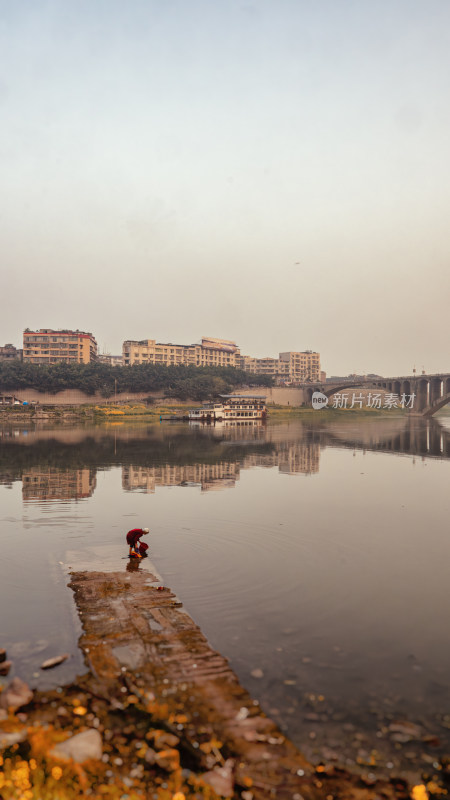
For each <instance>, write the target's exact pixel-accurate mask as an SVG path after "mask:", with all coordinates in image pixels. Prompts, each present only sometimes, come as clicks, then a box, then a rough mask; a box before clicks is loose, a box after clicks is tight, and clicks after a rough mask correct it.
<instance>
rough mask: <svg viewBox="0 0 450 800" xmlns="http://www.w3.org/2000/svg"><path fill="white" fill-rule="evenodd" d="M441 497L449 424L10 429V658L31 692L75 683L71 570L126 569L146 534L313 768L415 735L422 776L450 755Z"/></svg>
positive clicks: (156, 558) (2, 596) (4, 584)
mask: <svg viewBox="0 0 450 800" xmlns="http://www.w3.org/2000/svg"><path fill="white" fill-rule="evenodd" d="M313 423H315V424H313ZM449 483H450V427H448V425H447V423H446V421H445V419H444V418H443V419H441V421H440V423H438V422H435V421H434V420H433V421H431V422H428V423H424V422H423V421H421V420H416V421H414V420H413V421H411V420H407V419H406V418H403V417H401V418H400V417H393V418H386V417H381V416H380V417H379V418H377V419H367V418H361V419H360V420H359V421H358V419H357V418H356V419H355V417H352V418H351V419H347V420H345V419H344V420H343V421H342V422H340V421H337V422H330V421H322V420H321V418H320V417H319V412H318V416H317V419H316V418H313V419H312V420H311V421H308V422H302V421H295V422H292V423H285V424H269V425H267V426H259V425H255V426H251V427H250V426H248V427H236V426H230V427H222V426H219V425H217V426H215V427H213V428H202V427H198V428H194V427H189V426H188V425H170V424H163V425H145V424H144V425H142V424H141V425H135V426H132V425H116V426H111V427H96V428H86V427H77V428H61V427H60V428H57V429H56V428H54V429H45V428H41V429H33V430H24V429H23V428H22V429H11V428H5V429H3V430H2V431H0V518H1V525H0V553H1V560H0V581H1V583H0V608H1V613H0V646H5V647H7V649H8V654H9V656H10V657H12V658H13V660H14V665H15V671H16V674H19V675H20V676H21V677H24V678H26V679H28V680H30V682H31V683H32V684H33V685H39V686H45V685H48V684H49V682H52V681H56V680H58V681H60V680H61V679H64V680H65V679H67V680H69V679H71V678H72V677H73V676H74V675H75V674H76V673H77V672H78V673H79V672H82V671H83V669H84V667H83V664H82V660H81V658H80V656H79V653H78V650H77V646H76V642H77V638H78V636H79V633H80V627H79V622H78V619H77V615H76V612H75V609H74V604H73V600H72V594H71V592H70V590H69V589H67V586H66V584H67V573H68V570H69V568H73V569H79V568H82V569H95V570H97V569H99V570H102V569H126V568H127V566H128V559H127V558H126V553H127V548H126V545H125V540H124V536H125V533H126V531H127V530H128V529H129V528H132V527H137V526H144V525H146V526H148V527H149V528H150V530H151V535H150V537H149V538H148V540H149V543H150V548H151V557H150V558H151V562H152V563H151V564H148V562H147V563H146V564H145V563H144V564H141V565H140V568H141V569H146V568H149V567H150V568H151V567H152V565H154V567H155V568H156V569H157V570H158V572H159V573H160V575H161V576H162V579H163V581H164V582H165V583H166V584H167V585H169V586H170V587H171V588H173V589H174V591H176V592H177V594H178V595H179V597H180V599H181V600H182V601H183V603H184V605H185V607H186V608H187V610H188V611H189V612H190V614H191V615H192V616H193V618H194V619H195V621H196V622H197V623H198V624H199V625H200V627H201V628H202V630H203V631H204V633H205V634H206V635H207V636H208V638H209V640H210V642H211V643H212V645H213V646H214V647H215V648H217V649H218V650H219V651H220V652H221V653H222V654H223V655H225V656H227V657H228V658H229V659H230V661H231V665H232V667H233V668H234V669H235V671H236V672H237V673H238V675H239V677H240V679H241V681H242V682H243V683H244V685H245V686H246V687H247V688H248V689H249V690H250V691H251V692H252V694H253V695H254V696H255V697H257V698H258V699H259V700H260V702H261V704H262V705H263V707H264V708H265V710H267V711H269V713H271V714H272V715H273V716H274V717H275V718H276V719H277V721H278V722H279V724H280V725H281V726H282V727H283V728H284V729H285V730H286V731H287V732H288V733H289V735H290V736H291V737H292V738H293V739H294V740H296V741H297V742H298V743H299V744H300V745H301V746H302V747H303V749H304V750H305V747H306V749H307V752H308V754H309V755H310V756H313V757H314V756H316V757H318V755H319V756H320V754H321V753H322V750H323V748H324V747H325V745H326V746H327V747H328V748H329V749H330V747H331V749H333V748H335V749H336V750H337V751H339V741H338V740H339V734H338V732H337V731H338V728H337V726H339V730H341V731H342V725H344V726H345V730H346V731H347V735H348V736H349V737H351V736H353V735H354V732H355V731H361V730H362V731H363V734H360V742H359V751H358V752H360V751H361V741H362V742H363V751H362V752H370V751H371V749H373V747H374V743H375V744H377V746H380V747H381V746H382V743H383V741H384V738H386V737H385V734H386V730H387V729H388V727H389V725H390V724H392V722H393V721H394V722H395V721H397V720H402V721H410V722H414V723H415V724H418V725H420V727H421V731H422V736H421V742H420V745H418V744H417V743H414V742H413V743H412V744H408V745H405V743H401V744H400V746H401V747H404V746H406V747H409V751H411V750H412V752H409V755H410V757H411V758H412V756H413V754H414V751H415V750H417V753H416V755H417V754H418V753H419V751H421V750H422V751H423V749H424V748H425V749H426V746H427V745H426V744H424V743H423V741H422V740H423V737H424V736H427V735H432V736H434V737H435V739H436V738H437V740H438V744H436V742H435V744H434V746H435V747H438V748H441V749H442V748H444V749H445V748H447V749H448V748H449V727H450V716H449V714H450V703H449V700H450V690H449V686H450V681H449V675H450V645H449V636H448V600H449V588H448V586H449V582H448V568H449V564H450V540H449V532H448V519H449V511H450V493H449ZM61 652H70V653H71V654H72V658H71V660H70V661H69V662H67V663H66V664H65V665H63V666H62V667H60V668H58V670H57V671H55V672H54V673H52V674H51V675H50V674H48V673H47V674H39V665H40V664H41V663H42V661H43V660H44V658H47V657H50V656H53V655H57V654H59V653H61ZM255 670H256V672H255ZM252 673H254V675H252ZM257 676H258V677H257ZM333 726H336V733H333V731H334V728H333ZM333 736H335V737H336V741H333ZM362 736H366V737H367V739H366V741H365V743H364V739H362V738H361V737H362ZM394 738H395V737H394ZM341 739H342V736H341ZM305 742H306V745H305ZM389 743H390V745H391V746H394V745H393V743H392V737H391V739H389ZM355 746H356V745H355ZM364 747H366V748H367V750H366V751H364ZM308 748H309V749H308ZM397 749H399V748H398V747H397ZM355 758H356V755H355ZM430 758H432V755H431V756H430Z"/></svg>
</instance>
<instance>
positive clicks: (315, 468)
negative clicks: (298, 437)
mask: <svg viewBox="0 0 450 800" xmlns="http://www.w3.org/2000/svg"><path fill="white" fill-rule="evenodd" d="M319 465H320V444H319V443H318V442H295V443H294V444H288V443H284V444H282V445H279V449H278V450H277V451H276V452H275V453H268V454H267V453H261V454H259V453H252V454H251V455H248V456H245V457H244V460H243V467H244V469H249V468H250V467H278V469H279V471H280V472H283V473H285V474H286V475H294V474H302V475H312V474H314V473H316V472H319Z"/></svg>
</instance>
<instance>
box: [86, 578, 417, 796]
mask: <svg viewBox="0 0 450 800" xmlns="http://www.w3.org/2000/svg"><path fill="white" fill-rule="evenodd" d="M134 566H135V565H134V564H130V567H131V569H132V568H133V567H134ZM136 566H138V565H136ZM70 586H71V588H72V589H73V591H74V594H75V600H76V604H77V607H78V610H79V613H80V617H81V620H82V626H83V633H82V636H81V639H80V647H81V649H82V651H83V653H84V657H85V660H86V663H87V665H88V666H89V669H90V671H91V673H92V674H93V677H94V679H95V681H96V682H97V683H101V684H102V685H103V693H104V694H106V693H108V694H109V696H110V697H111V700H112V702H114V698H116V700H118V701H120V700H121V699H123V694H122V695H121V694H120V691H121V688H120V687H122V689H123V686H124V682H125V686H126V687H127V691H129V692H130V693H132V694H133V695H135V696H136V697H138V698H139V699H140V700H141V701H143V702H144V704H145V703H147V704H148V707H149V709H151V708H152V707H158V708H159V709H161V708H164V709H165V710H166V711H165V713H166V716H167V719H168V720H170V719H171V718H174V716H175V715H177V714H178V715H179V714H180V713H181V712H182V713H183V715H184V717H185V721H184V722H183V725H181V726H180V725H178V726H177V730H176V733H177V735H178V737H180V738H181V745H182V748H184V749H185V750H186V751H190V752H193V753H196V754H197V758H198V759H199V767H200V770H201V769H204V770H205V771H206V770H208V769H211V753H209V754H208V753H205V752H203V751H202V748H201V746H199V744H200V745H201V742H202V741H203V740H204V739H205V738H206V739H207V740H208V741H212V740H213V741H217V742H218V744H217V752H216V754H215V757H216V758H217V761H216V767H217V768H220V767H221V764H222V766H223V763H224V762H225V763H226V764H227V765H228V769H229V770H232V783H233V794H232V796H233V797H234V798H241V797H242V798H245V800H263V798H264V799H265V798H277V800H288V799H289V800H292V798H296V800H318V799H319V798H321V799H322V798H328V799H329V798H334V799H337V798H342V799H343V798H346V800H374V799H375V798H378V799H379V800H381V799H382V798H383V800H393V798H401V797H408V796H409V795H408V793H406V794H405V787H404V786H403V787H402V786H398V785H397V786H396V785H395V783H386V782H382V781H376V782H375V781H373V782H372V785H368V781H365V780H364V779H362V778H361V777H360V776H351V775H349V774H348V773H346V772H344V771H343V770H340V769H338V768H336V767H335V766H332V765H324V766H323V767H320V768H315V767H313V766H312V765H310V764H309V763H308V762H307V761H306V760H305V758H304V757H303V756H302V755H301V753H300V752H299V751H298V750H297V749H296V748H295V747H294V745H293V744H292V743H291V742H290V741H289V740H288V739H286V738H285V736H284V735H283V734H282V733H281V731H280V730H279V729H278V728H277V727H276V725H275V724H274V723H273V722H272V721H271V720H270V719H268V717H266V716H265V715H264V713H263V712H262V711H261V709H260V707H259V705H258V703H257V702H256V701H253V700H252V698H251V697H250V695H249V694H248V692H247V691H246V690H245V689H244V688H243V687H242V686H241V685H240V684H239V681H238V679H237V677H236V675H235V674H234V672H233V671H232V670H231V668H230V666H229V664H228V662H227V660H226V659H225V658H223V657H222V656H221V655H219V653H217V652H215V651H214V650H212V649H211V647H210V646H209V644H208V642H207V640H206V638H205V637H204V636H203V634H202V633H201V631H200V629H199V628H198V626H197V625H195V623H194V622H193V620H192V619H191V618H190V617H189V615H188V614H187V613H186V612H185V611H184V610H183V609H182V607H181V603H179V602H178V600H177V598H176V597H175V595H174V594H173V593H172V592H171V591H170V590H169V589H167V588H158V581H157V579H156V578H154V576H152V575H150V574H149V573H148V572H145V573H144V572H140V571H139V570H136V571H131V572H130V571H127V572H109V573H100V572H91V573H90V572H77V573H74V574H72V575H71V583H70ZM152 704H153V705H152ZM155 704H156V706H155ZM213 760H214V758H213ZM229 796H230V795H229Z"/></svg>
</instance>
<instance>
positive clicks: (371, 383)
mask: <svg viewBox="0 0 450 800" xmlns="http://www.w3.org/2000/svg"><path fill="white" fill-rule="evenodd" d="M352 388H367V389H378V390H382V391H384V392H390V393H391V394H395V395H398V397H399V398H401V397H402V395H405V396H406V397H411V396H413V397H414V401H413V405H412V408H408V411H409V413H411V414H420V415H421V416H424V417H431V416H433V414H435V413H436V412H437V411H439V409H441V408H443V407H444V406H446V405H447V403H450V375H449V374H448V373H446V374H439V375H420V376H415V375H414V376H413V377H411V376H408V377H398V378H374V379H369V378H367V379H355V380H354V381H352V380H345V381H341V382H340V383H335V384H330V383H317V384H314V385H313V386H311V385H309V386H305V387H304V389H305V391H306V393H307V396H308V399H309V401H310V402H311V398H312V395H313V392H323V394H326V395H327V397H331V396H332V395H333V394H336V393H337V392H342V391H344V390H345V389H352Z"/></svg>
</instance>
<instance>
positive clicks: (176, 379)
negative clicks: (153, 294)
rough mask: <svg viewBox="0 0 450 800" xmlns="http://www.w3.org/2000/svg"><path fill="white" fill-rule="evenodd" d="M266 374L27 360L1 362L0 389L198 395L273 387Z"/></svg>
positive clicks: (181, 397) (200, 397) (177, 396)
mask: <svg viewBox="0 0 450 800" xmlns="http://www.w3.org/2000/svg"><path fill="white" fill-rule="evenodd" d="M272 384H273V379H272V378H271V377H270V376H269V375H258V376H256V375H250V374H249V373H246V372H243V371H242V370H239V369H234V368H232V367H194V366H165V365H162V364H134V365H133V366H131V367H113V366H111V365H110V364H100V363H96V362H92V363H91V364H64V363H59V364H52V365H47V364H30V363H28V362H23V361H4V362H0V391H1V392H7V391H12V390H17V389H27V388H28V389H36V390H37V391H41V392H50V393H52V394H56V393H57V392H60V391H62V390H63V389H79V390H80V391H82V392H85V393H86V394H89V395H93V394H95V392H99V393H101V394H102V395H103V396H104V397H112V396H113V395H114V394H115V392H117V394H120V393H121V392H130V393H131V392H156V391H164V394H165V395H166V397H172V398H174V399H178V400H186V399H188V398H189V399H190V398H192V399H193V400H203V399H205V398H207V397H210V396H214V395H217V394H226V393H230V392H233V391H234V390H236V389H237V388H239V387H241V386H248V385H251V386H255V385H257V386H266V387H267V386H272Z"/></svg>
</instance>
